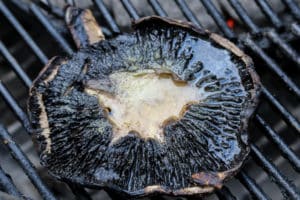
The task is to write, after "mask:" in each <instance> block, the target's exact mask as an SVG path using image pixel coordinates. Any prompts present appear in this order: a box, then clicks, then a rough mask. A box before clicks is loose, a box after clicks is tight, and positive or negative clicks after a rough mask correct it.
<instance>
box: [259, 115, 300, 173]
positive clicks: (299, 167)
mask: <svg viewBox="0 0 300 200" xmlns="http://www.w3.org/2000/svg"><path fill="white" fill-rule="evenodd" d="M255 119H256V121H257V122H258V123H259V124H260V125H261V127H263V129H264V133H266V135H267V137H268V138H270V139H271V140H272V141H273V142H274V143H275V144H276V146H277V147H278V149H279V150H280V151H281V153H282V155H283V156H284V157H285V158H286V159H287V160H288V161H289V162H290V163H291V165H292V166H293V168H294V169H295V170H296V171H298V172H299V171H300V159H299V158H298V157H297V156H296V154H295V152H294V151H293V150H292V149H291V148H289V146H288V145H287V144H286V143H285V142H284V141H283V140H282V139H281V138H280V137H279V136H278V134H277V133H276V132H275V131H274V130H273V129H272V128H271V127H270V126H269V125H268V124H267V123H266V122H265V121H264V120H263V119H262V118H261V116H259V115H256V117H255Z"/></svg>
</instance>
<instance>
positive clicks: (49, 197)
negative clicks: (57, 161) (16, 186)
mask: <svg viewBox="0 0 300 200" xmlns="http://www.w3.org/2000/svg"><path fill="white" fill-rule="evenodd" d="M0 137H1V139H2V140H3V141H6V142H5V143H4V144H5V146H6V147H7V148H8V149H9V150H10V152H11V155H12V156H13V158H14V159H15V160H16V161H17V162H18V163H19V164H20V166H21V167H22V169H23V170H24V172H25V173H26V175H27V176H28V178H29V179H30V180H31V182H32V183H33V185H34V186H35V187H36V188H37V190H38V191H39V193H40V194H41V196H42V197H43V198H44V199H46V200H55V199H56V198H55V197H54V195H53V194H52V192H50V190H49V189H48V187H47V186H46V185H45V184H44V183H43V181H42V179H41V178H40V176H39V175H38V173H37V172H36V170H35V167H34V166H33V164H32V163H31V162H30V161H29V159H28V158H27V156H26V155H25V154H24V153H23V151H22V150H21V148H20V147H19V145H18V144H16V143H15V142H14V140H13V139H12V137H11V136H10V134H9V133H8V132H7V130H6V129H5V128H4V127H3V125H2V124H0Z"/></svg>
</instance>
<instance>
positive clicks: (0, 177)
mask: <svg viewBox="0 0 300 200" xmlns="http://www.w3.org/2000/svg"><path fill="white" fill-rule="evenodd" d="M0 188H2V189H3V190H4V192H6V193H8V194H11V195H13V196H16V197H19V198H20V199H22V198H23V195H22V194H21V192H20V191H19V190H18V189H17V187H16V186H15V184H14V183H13V182H12V180H11V179H10V177H8V175H7V174H6V173H5V172H4V171H3V169H2V167H1V166H0Z"/></svg>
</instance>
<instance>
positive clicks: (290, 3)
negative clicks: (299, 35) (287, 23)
mask: <svg viewBox="0 0 300 200" xmlns="http://www.w3.org/2000/svg"><path fill="white" fill-rule="evenodd" d="M282 1H283V3H284V4H285V5H286V7H288V8H289V9H290V11H291V12H292V14H293V15H294V17H295V18H296V19H297V20H300V8H299V7H298V5H297V3H296V2H295V1H294V0H282Z"/></svg>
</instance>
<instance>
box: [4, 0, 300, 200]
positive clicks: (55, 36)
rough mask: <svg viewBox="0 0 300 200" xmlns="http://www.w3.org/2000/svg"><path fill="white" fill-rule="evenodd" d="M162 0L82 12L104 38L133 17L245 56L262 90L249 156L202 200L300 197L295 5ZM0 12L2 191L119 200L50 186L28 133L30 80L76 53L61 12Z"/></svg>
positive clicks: (11, 6)
mask: <svg viewBox="0 0 300 200" xmlns="http://www.w3.org/2000/svg"><path fill="white" fill-rule="evenodd" d="M15 2H17V3H15ZM166 2H168V1H157V0H148V1H147V2H146V1H142V2H141V1H139V2H137V1H133V3H134V4H133V3H132V2H130V1H128V0H122V1H120V2H119V1H117V2H114V1H113V2H111V1H108V2H105V3H104V2H103V1H102V0H95V1H93V2H90V3H91V4H90V5H87V6H91V5H93V6H91V8H92V11H93V13H94V14H95V16H96V18H97V20H98V22H99V23H100V25H101V26H102V27H103V31H104V34H105V36H106V38H109V37H112V36H114V35H117V34H119V33H120V32H123V31H126V30H128V26H129V24H130V20H129V17H130V18H133V19H138V18H139V17H141V16H145V15H149V14H158V15H161V16H166V15H169V16H171V17H174V18H177V19H186V20H189V21H191V22H193V23H194V24H196V25H198V26H203V27H204V28H209V29H210V30H212V31H216V32H219V33H220V34H223V35H224V36H225V37H227V38H228V39H230V40H231V41H232V42H234V43H235V44H237V45H238V46H239V47H241V48H242V49H243V50H244V51H245V52H246V53H247V54H249V55H251V57H252V58H253V60H254V64H255V68H256V70H257V72H258V74H259V75H260V77H261V79H262V83H263V84H264V86H263V88H262V102H261V105H260V107H259V108H258V112H257V115H256V116H255V117H254V119H253V120H252V124H251V130H252V131H250V140H251V145H250V148H251V152H250V158H249V160H248V161H247V162H246V164H245V166H244V167H243V170H242V171H241V172H240V173H239V174H238V175H237V176H236V179H234V180H232V181H229V182H228V183H227V184H226V185H225V187H224V188H223V189H222V190H220V191H218V192H216V193H215V194H213V195H211V196H209V197H207V198H208V199H218V198H219V199H249V198H254V199H283V198H286V199H300V197H299V187H300V175H299V171H300V160H299V155H300V140H299V133H300V124H299V119H300V108H299V96H300V89H299V85H300V79H299V71H300V57H299V53H300V52H299V45H300V44H299V43H300V42H299V37H300V27H299V20H300V9H299V1H296V0H282V1H279V0H278V1H275V0H274V1H266V0H256V1H255V3H254V2H251V5H249V4H247V2H246V1H242V0H241V1H237V0H228V1H226V2H225V1H224V2H225V3H220V2H216V1H210V0H201V1H184V0H176V1H174V2H173V1H172V2H170V4H169V5H166V4H167V3H166ZM222 2H223V1H222ZM221 4H222V5H221ZM223 4H224V5H223ZM270 5H271V6H270ZM80 6H86V5H80ZM200 11H201V12H200ZM0 13H1V15H0V23H1V33H0V38H1V42H0V53H1V57H0V63H1V69H0V79H1V80H2V82H0V94H1V96H2V98H1V101H0V109H1V116H0V123H1V125H0V138H1V141H2V143H1V144H0V157H1V160H0V190H1V191H4V192H5V193H8V194H11V195H13V196H22V195H25V196H27V197H30V198H33V199H41V198H44V199H57V198H63V199H73V198H74V195H75V196H77V197H80V198H83V199H84V198H85V199H89V198H93V199H101V198H102V199H109V198H114V199H118V197H116V196H115V195H114V194H113V193H111V192H110V191H107V192H103V191H95V190H86V189H85V190H84V189H83V188H80V187H78V186H76V185H68V186H67V185H65V184H62V183H59V182H56V181H55V180H53V179H52V178H51V177H49V176H48V175H47V172H46V170H45V169H44V168H42V167H41V166H40V165H39V158H38V156H37V155H36V154H35V153H34V147H33V144H32V142H31V139H30V137H29V136H28V135H27V134H26V133H28V134H30V127H29V121H28V118H27V115H26V112H25V108H26V99H27V97H28V94H27V91H28V87H30V85H31V80H32V79H34V78H35V77H36V76H37V74H38V72H39V71H40V70H41V68H42V67H43V66H44V64H45V63H46V62H47V60H48V58H50V57H52V56H54V55H61V54H65V55H68V54H71V53H72V52H74V51H75V45H74V44H73V43H72V40H71V38H70V34H69V33H68V32H67V29H66V28H65V27H64V25H63V19H62V13H63V12H62V11H61V10H60V9H58V8H56V7H52V8H51V7H49V6H48V5H46V4H44V3H38V4H31V5H29V4H26V3H24V4H23V3H20V1H16V0H13V1H0ZM120 16H123V17H120ZM228 25H229V26H231V27H233V29H231V28H229V27H228ZM2 27H5V28H2ZM11 155H12V156H13V159H12V157H11ZM1 195H2V194H1V193H0V197H1ZM109 196H110V197H109ZM162 198H165V197H162ZM153 199H156V198H153Z"/></svg>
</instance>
